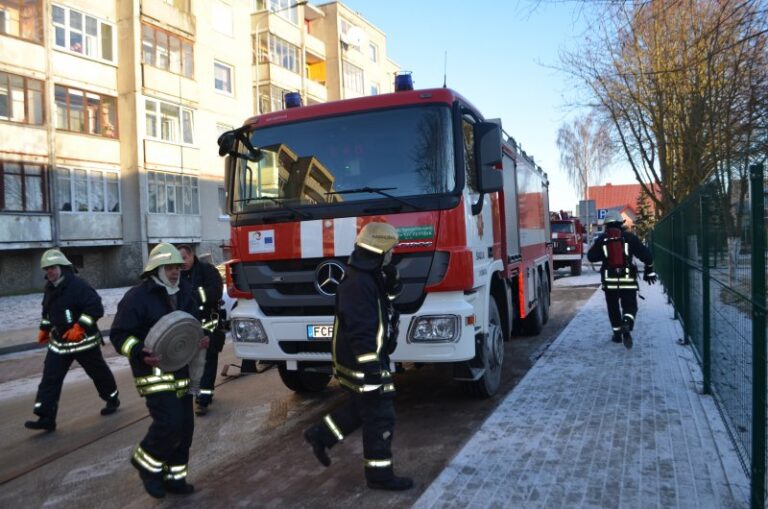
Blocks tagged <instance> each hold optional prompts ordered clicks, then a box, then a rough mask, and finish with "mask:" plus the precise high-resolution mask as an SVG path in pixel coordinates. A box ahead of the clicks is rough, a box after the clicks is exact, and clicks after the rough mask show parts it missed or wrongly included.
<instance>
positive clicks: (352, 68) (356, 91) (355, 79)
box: [341, 60, 364, 99]
mask: <svg viewBox="0 0 768 509" xmlns="http://www.w3.org/2000/svg"><path fill="white" fill-rule="evenodd" d="M341 69H342V73H343V75H344V76H343V78H344V90H345V94H344V97H345V98H346V99H349V98H351V97H360V96H362V95H363V94H364V92H363V70H362V69H361V68H359V67H357V66H356V65H352V64H350V63H349V62H347V61H346V60H343V61H342V62H341Z"/></svg>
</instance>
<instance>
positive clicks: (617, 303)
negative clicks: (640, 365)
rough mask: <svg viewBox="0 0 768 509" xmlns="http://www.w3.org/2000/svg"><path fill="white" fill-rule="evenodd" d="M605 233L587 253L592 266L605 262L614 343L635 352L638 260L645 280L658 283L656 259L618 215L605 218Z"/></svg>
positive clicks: (602, 275)
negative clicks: (635, 261) (634, 333)
mask: <svg viewBox="0 0 768 509" xmlns="http://www.w3.org/2000/svg"><path fill="white" fill-rule="evenodd" d="M604 224H605V232H603V233H602V234H601V235H599V236H598V237H597V238H596V239H595V242H594V244H592V247H590V248H589V251H588V252H587V259H588V260H589V261H590V262H593V263H595V262H602V266H601V267H600V280H601V282H602V287H603V291H604V292H605V302H606V304H607V306H608V318H609V319H610V321H611V328H612V329H613V335H612V336H611V341H613V342H614V343H623V344H624V346H625V347H626V348H632V329H634V326H635V320H636V319H637V292H638V290H639V286H638V284H637V266H636V265H635V264H634V261H633V258H635V257H637V258H638V259H639V260H640V261H641V262H643V263H644V264H645V271H644V274H643V280H644V281H645V282H646V283H648V284H649V285H652V284H654V283H655V282H656V273H655V272H654V271H653V255H652V254H651V251H650V250H649V249H648V248H647V247H645V245H643V243H642V241H641V240H640V239H639V238H638V237H637V236H636V235H634V234H633V233H631V232H628V231H626V230H625V229H624V227H623V225H624V218H623V217H621V214H619V213H618V212H616V211H610V212H608V213H607V214H606V217H605V220H604Z"/></svg>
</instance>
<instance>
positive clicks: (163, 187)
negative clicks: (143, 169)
mask: <svg viewBox="0 0 768 509" xmlns="http://www.w3.org/2000/svg"><path fill="white" fill-rule="evenodd" d="M147 195H148V202H149V211H150V212H153V213H156V214H185V215H198V214H200V196H199V193H198V179H197V177H189V176H187V175H180V174H178V173H164V172H159V171H149V172H147Z"/></svg>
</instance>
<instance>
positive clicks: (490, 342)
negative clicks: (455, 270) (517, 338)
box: [465, 297, 504, 398]
mask: <svg viewBox="0 0 768 509" xmlns="http://www.w3.org/2000/svg"><path fill="white" fill-rule="evenodd" d="M488 308H489V309H488V333H487V334H486V335H485V339H484V340H483V344H482V352H478V353H477V356H479V357H482V359H481V360H482V363H483V368H484V372H483V376H481V377H480V378H479V379H478V380H475V381H474V382H467V383H466V384H465V388H466V390H467V393H468V394H470V395H471V396H474V397H477V398H490V397H491V396H493V395H494V394H496V391H498V390H499V385H501V369H502V367H503V366H504V327H503V326H502V324H501V315H500V314H499V307H498V306H497V305H496V299H494V298H493V297H491V301H490V304H489V306H488Z"/></svg>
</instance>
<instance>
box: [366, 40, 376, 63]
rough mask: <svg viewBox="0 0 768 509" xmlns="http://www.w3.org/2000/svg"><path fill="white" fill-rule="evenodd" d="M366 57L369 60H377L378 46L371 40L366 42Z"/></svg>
mask: <svg viewBox="0 0 768 509" xmlns="http://www.w3.org/2000/svg"><path fill="white" fill-rule="evenodd" d="M368 58H369V59H370V60H371V62H378V61H379V47H378V46H376V44H374V43H372V42H369V43H368Z"/></svg>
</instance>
